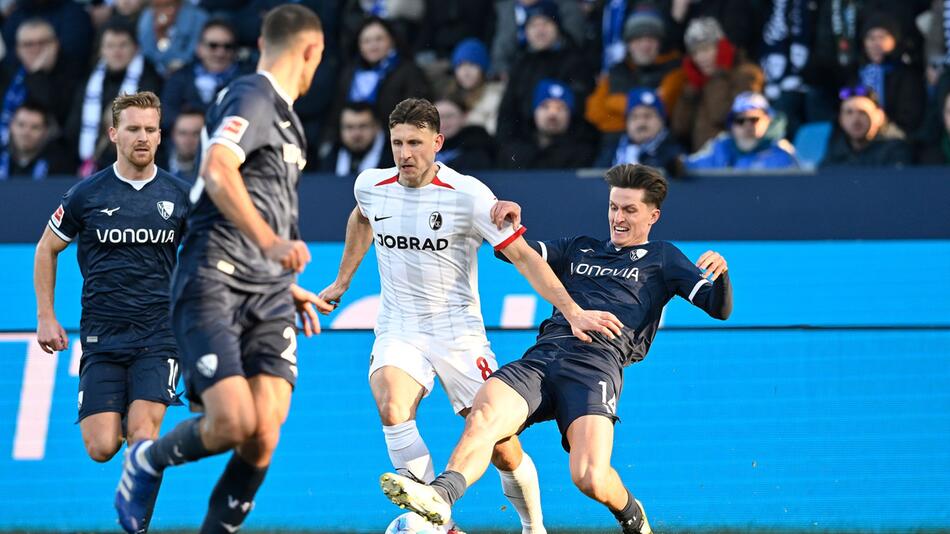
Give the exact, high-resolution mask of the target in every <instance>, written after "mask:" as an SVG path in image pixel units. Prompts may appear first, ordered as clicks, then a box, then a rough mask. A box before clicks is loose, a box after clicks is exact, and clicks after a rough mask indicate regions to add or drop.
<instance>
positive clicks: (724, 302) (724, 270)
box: [693, 250, 732, 320]
mask: <svg viewBox="0 0 950 534" xmlns="http://www.w3.org/2000/svg"><path fill="white" fill-rule="evenodd" d="M696 266H697V267H699V268H700V269H701V270H702V271H703V278H708V279H709V281H710V282H712V289H711V290H710V292H709V297H708V298H706V299H704V300H702V304H701V305H700V307H701V308H703V310H705V311H706V313H708V314H709V315H710V316H711V317H715V318H716V319H722V320H726V319H728V318H729V315H731V314H732V282H731V280H730V279H729V264H728V263H726V258H723V257H722V255H721V254H719V253H718V252H715V251H713V250H707V251H706V252H704V253H703V255H702V256H700V257H699V259H698V260H696ZM693 302H694V303H697V301H696V300H695V299H694V300H693Z"/></svg>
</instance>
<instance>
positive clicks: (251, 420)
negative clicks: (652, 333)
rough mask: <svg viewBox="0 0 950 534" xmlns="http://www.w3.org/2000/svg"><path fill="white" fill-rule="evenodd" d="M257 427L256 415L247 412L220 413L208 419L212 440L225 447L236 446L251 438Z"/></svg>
mask: <svg viewBox="0 0 950 534" xmlns="http://www.w3.org/2000/svg"><path fill="white" fill-rule="evenodd" d="M256 429H257V417H256V415H254V414H253V413H249V414H239V413H232V414H222V415H219V416H217V417H214V418H212V419H211V420H210V426H209V430H210V431H211V434H212V435H213V437H214V441H216V442H218V443H221V444H223V445H225V447H226V448H232V447H236V446H237V445H240V444H241V443H244V442H245V441H247V440H248V439H249V438H251V437H252V436H253V435H254V434H255V432H256Z"/></svg>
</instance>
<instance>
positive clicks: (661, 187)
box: [604, 163, 669, 208]
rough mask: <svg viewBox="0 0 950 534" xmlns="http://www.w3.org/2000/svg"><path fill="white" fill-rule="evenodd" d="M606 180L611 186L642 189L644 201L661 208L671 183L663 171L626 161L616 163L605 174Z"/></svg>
mask: <svg viewBox="0 0 950 534" xmlns="http://www.w3.org/2000/svg"><path fill="white" fill-rule="evenodd" d="M604 180H605V181H606V182H607V183H608V184H609V185H610V187H623V188H626V189H642V190H643V202H644V203H645V204H652V205H654V206H656V207H657V208H659V207H660V206H661V205H662V204H663V201H664V200H666V191H667V189H668V188H669V184H667V182H666V178H665V177H664V176H663V172H662V171H660V170H659V169H656V168H654V167H650V166H649V165H639V164H634V163H624V164H622V165H614V166H613V167H611V168H610V169H608V170H607V172H606V174H604Z"/></svg>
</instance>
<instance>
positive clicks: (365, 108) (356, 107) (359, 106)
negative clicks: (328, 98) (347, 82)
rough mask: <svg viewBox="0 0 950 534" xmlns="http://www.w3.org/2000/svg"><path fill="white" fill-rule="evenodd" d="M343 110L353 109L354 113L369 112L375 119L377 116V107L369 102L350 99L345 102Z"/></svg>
mask: <svg viewBox="0 0 950 534" xmlns="http://www.w3.org/2000/svg"><path fill="white" fill-rule="evenodd" d="M343 111H352V112H353V113H369V114H371V115H372V116H373V118H374V119H375V118H376V108H374V107H373V105H372V104H370V103H369V102H353V101H349V102H347V103H345V104H343Z"/></svg>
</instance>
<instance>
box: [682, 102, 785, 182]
mask: <svg viewBox="0 0 950 534" xmlns="http://www.w3.org/2000/svg"><path fill="white" fill-rule="evenodd" d="M771 122H772V110H771V108H770V107H769V101H768V100H767V99H766V98H765V96H763V95H761V94H759V93H751V92H746V93H741V94H739V96H737V97H736V99H735V101H734V102H733V104H732V111H731V112H730V114H729V123H730V126H729V128H730V131H729V133H722V134H720V135H719V136H718V137H716V138H715V139H713V140H712V141H710V142H709V143H707V144H706V146H705V147H703V148H702V149H701V150H700V151H699V152H696V153H695V154H692V155H691V156H689V157H688V158H686V169H687V170H703V169H735V170H739V171H756V170H763V169H797V168H798V167H799V165H798V160H797V159H796V158H795V148H794V147H792V145H791V143H789V142H788V141H786V140H784V139H780V140H777V141H776V140H774V139H769V138H768V137H766V132H767V131H768V129H769V124H770V123H771Z"/></svg>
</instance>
